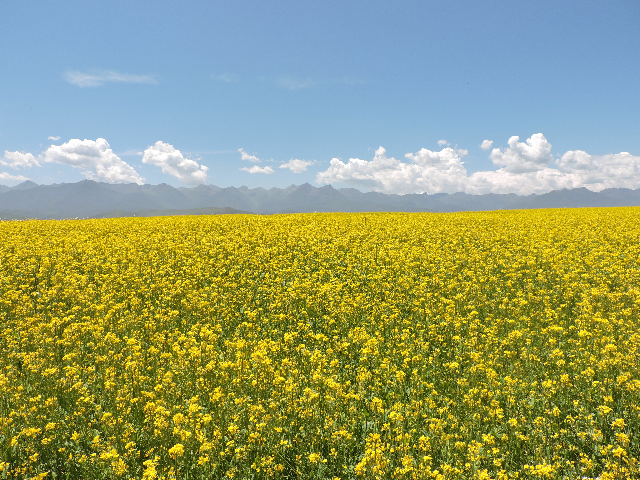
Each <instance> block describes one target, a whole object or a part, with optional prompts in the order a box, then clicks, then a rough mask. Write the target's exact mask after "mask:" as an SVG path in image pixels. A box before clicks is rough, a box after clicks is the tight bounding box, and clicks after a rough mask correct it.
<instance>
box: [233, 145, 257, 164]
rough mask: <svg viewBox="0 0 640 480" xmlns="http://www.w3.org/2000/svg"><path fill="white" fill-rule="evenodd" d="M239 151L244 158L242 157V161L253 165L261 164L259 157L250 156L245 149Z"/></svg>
mask: <svg viewBox="0 0 640 480" xmlns="http://www.w3.org/2000/svg"><path fill="white" fill-rule="evenodd" d="M238 151H239V152H240V153H241V154H242V156H241V157H240V158H241V159H242V160H246V161H248V162H253V163H260V159H259V158H258V157H256V156H255V155H249V154H248V153H247V152H245V151H244V148H239V149H238Z"/></svg>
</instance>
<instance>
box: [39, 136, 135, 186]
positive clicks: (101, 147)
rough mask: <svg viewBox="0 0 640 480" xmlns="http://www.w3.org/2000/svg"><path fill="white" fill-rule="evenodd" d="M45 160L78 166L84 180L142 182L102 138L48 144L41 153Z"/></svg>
mask: <svg viewBox="0 0 640 480" xmlns="http://www.w3.org/2000/svg"><path fill="white" fill-rule="evenodd" d="M41 157H42V158H43V159H44V161H45V162H48V163H61V164H65V165H70V166H71V167H74V168H78V169H80V173H81V174H82V175H84V176H85V177H86V178H87V179H88V180H95V181H99V182H106V183H138V184H142V183H144V178H142V177H141V176H140V175H138V172H136V171H135V170H134V169H133V167H131V166H130V165H129V164H128V163H126V162H124V161H122V160H121V159H120V157H118V156H117V155H116V154H115V153H113V151H112V150H111V148H110V147H109V143H108V142H107V141H106V140H105V139H104V138H98V139H97V140H95V141H94V140H78V139H72V140H69V141H68V142H67V143H63V144H62V145H60V146H57V145H51V146H50V147H49V148H48V149H47V150H46V151H44V152H43V153H42V154H41Z"/></svg>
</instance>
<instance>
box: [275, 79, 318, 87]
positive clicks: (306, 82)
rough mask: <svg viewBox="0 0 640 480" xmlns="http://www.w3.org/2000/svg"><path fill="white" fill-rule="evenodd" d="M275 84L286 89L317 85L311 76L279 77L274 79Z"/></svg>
mask: <svg viewBox="0 0 640 480" xmlns="http://www.w3.org/2000/svg"><path fill="white" fill-rule="evenodd" d="M276 85H278V86H279V87H282V88H286V89H287V90H304V89H306V88H312V87H315V86H316V85H318V82H316V81H315V80H312V79H311V78H306V79H300V78H293V77H280V78H278V79H276Z"/></svg>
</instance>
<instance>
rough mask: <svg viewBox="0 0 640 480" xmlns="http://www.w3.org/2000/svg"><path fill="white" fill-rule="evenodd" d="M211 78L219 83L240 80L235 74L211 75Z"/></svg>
mask: <svg viewBox="0 0 640 480" xmlns="http://www.w3.org/2000/svg"><path fill="white" fill-rule="evenodd" d="M211 78H213V79H214V80H219V81H220V82H225V83H233V82H237V81H238V80H240V75H238V74H237V73H231V72H225V73H222V74H220V75H211Z"/></svg>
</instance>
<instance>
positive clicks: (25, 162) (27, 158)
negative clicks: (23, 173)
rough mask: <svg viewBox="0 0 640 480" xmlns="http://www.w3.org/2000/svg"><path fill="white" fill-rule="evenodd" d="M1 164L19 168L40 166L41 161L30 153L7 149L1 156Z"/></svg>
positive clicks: (15, 168)
mask: <svg viewBox="0 0 640 480" xmlns="http://www.w3.org/2000/svg"><path fill="white" fill-rule="evenodd" d="M0 165H3V166H5V167H9V168H13V169H14V170H17V169H18V168H31V167H39V166H40V163H38V160H36V158H35V157H34V156H33V155H31V154H30V153H25V152H10V151H8V150H5V151H4V157H3V158H0Z"/></svg>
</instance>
